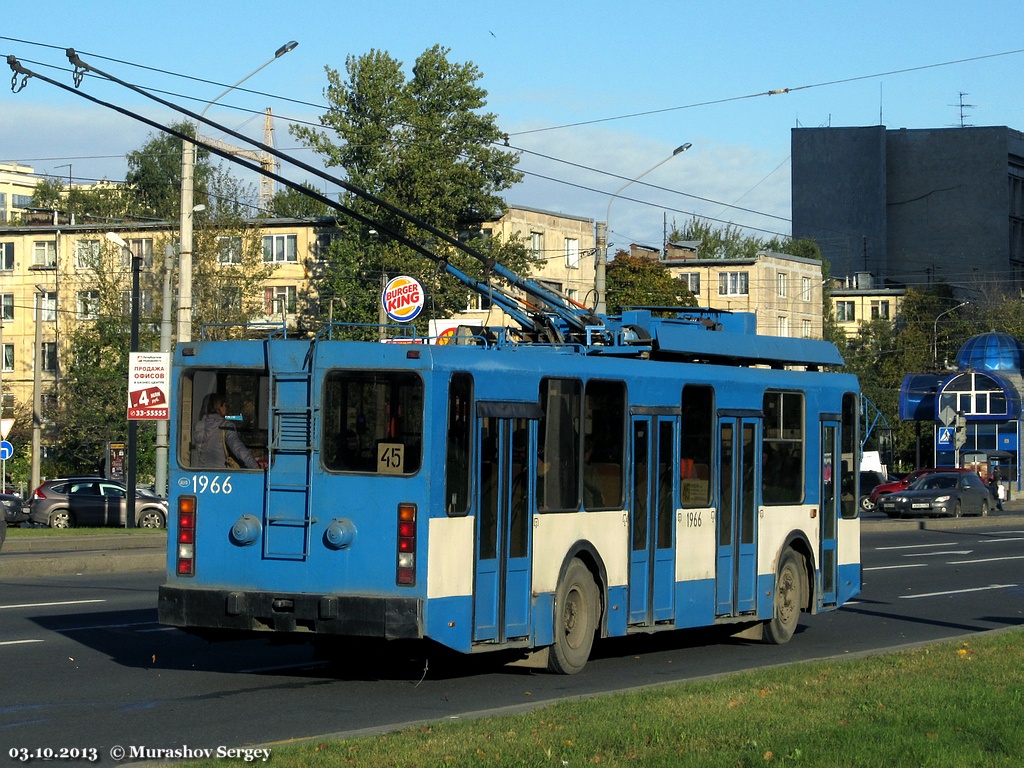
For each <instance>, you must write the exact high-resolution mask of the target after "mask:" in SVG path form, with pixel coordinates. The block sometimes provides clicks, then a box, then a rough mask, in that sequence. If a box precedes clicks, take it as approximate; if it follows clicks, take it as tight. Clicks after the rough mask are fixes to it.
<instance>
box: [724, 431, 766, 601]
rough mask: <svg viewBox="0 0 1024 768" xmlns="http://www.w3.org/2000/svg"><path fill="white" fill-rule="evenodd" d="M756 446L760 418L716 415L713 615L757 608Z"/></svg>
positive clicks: (757, 466) (757, 451)
mask: <svg viewBox="0 0 1024 768" xmlns="http://www.w3.org/2000/svg"><path fill="white" fill-rule="evenodd" d="M760 445H761V429H760V420H759V419H757V418H746V417H729V416H723V417H721V419H720V422H719V457H720V460H721V472H720V473H719V488H718V515H717V522H716V524H717V526H718V529H717V535H718V557H717V563H716V575H715V602H716V605H717V607H716V610H715V613H716V614H717V615H718V616H736V615H739V614H743V613H751V612H753V611H754V610H755V609H756V608H757V602H756V588H757V542H756V530H757V504H758V501H759V498H760V493H759V492H758V488H759V486H760V475H761V466H760V461H759V458H760Z"/></svg>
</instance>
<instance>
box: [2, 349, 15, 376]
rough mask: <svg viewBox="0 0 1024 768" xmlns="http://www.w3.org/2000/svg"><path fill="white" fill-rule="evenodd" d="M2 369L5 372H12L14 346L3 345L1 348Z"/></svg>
mask: <svg viewBox="0 0 1024 768" xmlns="http://www.w3.org/2000/svg"><path fill="white" fill-rule="evenodd" d="M3 369H4V370H5V371H13V370H14V345H13V344H4V348H3Z"/></svg>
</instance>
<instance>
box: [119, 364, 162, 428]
mask: <svg viewBox="0 0 1024 768" xmlns="http://www.w3.org/2000/svg"><path fill="white" fill-rule="evenodd" d="M170 381H171V356H170V354H169V353H167V352H130V353H129V355H128V419H129V420H130V421H131V420H136V421H159V420H166V419H169V418H170V417H171V414H170V407H169V403H168V401H169V395H170Z"/></svg>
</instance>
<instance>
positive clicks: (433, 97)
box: [292, 46, 531, 322]
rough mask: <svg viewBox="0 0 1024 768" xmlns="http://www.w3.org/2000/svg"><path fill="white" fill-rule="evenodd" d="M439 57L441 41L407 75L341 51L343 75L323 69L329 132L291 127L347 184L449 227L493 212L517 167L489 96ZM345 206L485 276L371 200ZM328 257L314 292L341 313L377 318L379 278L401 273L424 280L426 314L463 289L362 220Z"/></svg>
mask: <svg viewBox="0 0 1024 768" xmlns="http://www.w3.org/2000/svg"><path fill="white" fill-rule="evenodd" d="M448 53H449V51H448V49H445V48H442V47H440V46H434V47H433V48H430V49H429V50H427V51H425V52H424V53H423V54H421V55H420V56H419V57H418V58H417V60H416V62H415V64H414V66H413V68H412V77H411V78H407V77H406V75H405V73H404V72H403V69H402V63H401V62H399V61H396V60H395V59H393V58H391V57H390V56H389V55H388V54H387V53H385V52H382V51H376V50H372V51H370V52H369V53H367V54H365V55H362V56H349V57H348V58H347V60H346V72H345V74H344V75H343V74H342V73H339V72H338V71H336V70H334V69H331V68H329V67H328V68H327V70H326V72H327V80H328V86H327V91H326V95H327V98H328V101H329V104H330V107H329V109H328V111H327V113H326V114H324V115H323V116H322V117H321V123H322V124H323V125H324V126H325V128H327V129H329V130H330V131H331V132H333V137H332V136H330V135H328V133H327V132H326V131H320V130H316V129H312V128H307V127H304V126H297V127H293V128H292V132H293V134H294V135H295V136H297V137H298V138H299V139H301V140H302V141H303V142H304V143H305V144H306V145H307V146H309V147H311V148H312V149H314V150H315V151H316V152H317V153H319V154H320V155H322V156H323V158H324V162H325V164H326V165H327V166H330V167H340V168H342V169H344V171H345V175H346V176H347V178H348V180H349V181H350V182H351V183H352V184H354V185H356V186H358V187H360V188H362V189H365V190H367V191H368V192H371V193H372V194H374V195H376V196H377V197H380V198H382V199H384V200H386V201H387V202H388V203H390V204H392V205H394V206H397V207H398V208H401V209H403V210H405V211H408V212H409V213H411V214H413V215H415V216H418V217H419V218H420V219H422V220H423V221H425V222H428V223H429V224H431V225H432V226H434V227H435V228H437V229H439V230H441V231H443V232H450V233H453V234H456V233H459V232H462V231H465V230H467V229H473V228H475V227H478V226H479V224H480V222H482V221H487V220H490V219H492V218H494V217H496V216H499V215H501V214H502V213H503V212H504V211H505V210H506V206H505V203H504V201H503V200H502V199H501V198H500V197H499V196H498V193H499V192H501V191H502V190H504V189H507V188H509V187H510V186H512V185H513V184H515V183H516V182H518V181H519V180H520V179H521V178H522V174H520V173H519V172H517V171H516V170H515V165H516V163H517V162H518V155H517V154H516V153H512V152H507V151H504V150H502V149H500V148H498V147H497V146H496V144H497V143H498V142H500V141H501V140H502V139H503V134H502V133H501V131H500V130H499V128H498V126H497V123H496V117H495V115H493V114H491V113H487V112H484V111H483V109H484V107H485V105H486V96H487V93H486V91H485V90H483V89H482V88H481V87H480V86H479V85H478V84H477V81H478V80H479V79H480V77H481V75H480V73H479V71H478V70H477V68H476V66H475V65H473V64H472V63H466V64H457V63H453V62H450V61H449V60H448V58H447V56H448ZM343 202H344V203H345V204H346V205H347V206H349V207H351V208H353V209H355V210H357V211H360V212H361V213H363V214H364V215H366V216H368V217H369V218H372V219H374V220H377V221H381V222H382V223H383V224H384V225H385V226H386V227H388V228H389V229H390V230H391V231H395V232H400V233H402V234H403V235H405V236H407V237H409V238H410V239H412V240H415V241H416V242H419V243H422V244H423V245H424V246H425V247H427V248H429V249H430V250H431V251H433V253H435V254H436V255H437V256H438V258H440V259H446V260H450V261H451V263H452V264H453V265H455V266H457V267H458V268H460V269H462V270H463V271H466V272H468V273H469V274H471V275H473V276H481V275H482V274H483V267H482V265H481V264H480V263H478V262H476V261H474V260H472V259H471V258H467V257H465V256H464V255H462V254H461V253H460V252H458V251H457V250H456V249H454V248H452V247H451V246H449V245H447V244H446V243H443V242H439V241H437V240H436V238H433V237H431V236H430V235H429V234H427V233H425V232H424V231H423V230H422V229H420V228H418V227H416V226H414V225H412V224H410V223H408V222H406V221H405V220H403V219H401V218H399V217H396V216H394V215H392V214H390V213H387V212H386V211H384V210H382V209H380V208H379V207H378V206H376V205H373V204H371V203H368V202H367V201H365V200H363V199H361V198H358V197H355V196H353V195H351V194H346V195H345V196H344V199H343ZM472 244H474V245H478V246H480V247H481V248H483V249H484V250H485V251H486V252H487V253H488V254H489V255H493V256H494V258H496V259H498V260H499V261H501V263H503V264H505V265H506V266H508V267H509V268H510V269H512V270H513V271H515V272H517V273H520V274H523V273H526V272H528V270H529V267H530V266H531V263H530V260H529V257H528V254H527V251H526V249H525V248H524V247H523V245H522V244H521V243H518V242H485V241H483V240H482V239H477V240H474V241H473V243H472ZM329 258H330V265H329V268H328V270H327V272H326V274H325V276H324V279H323V282H322V285H321V291H320V292H321V295H323V296H328V297H330V296H335V297H340V298H342V299H344V300H345V302H346V303H347V305H348V309H347V310H346V318H345V319H346V320H350V321H355V322H376V321H377V309H376V307H377V301H378V297H379V292H380V286H381V281H382V279H383V278H384V277H385V276H387V277H393V276H395V275H398V274H403V273H404V274H409V275H412V276H414V277H417V278H419V279H420V280H421V281H422V282H423V283H424V285H425V287H426V289H427V292H428V296H429V298H428V312H427V313H425V314H426V315H431V314H432V315H433V316H441V317H443V316H448V315H450V314H452V313H453V312H456V311H460V310H462V309H464V308H465V306H466V294H467V290H466V288H465V287H463V286H461V285H459V284H458V283H457V281H455V280H453V279H452V278H451V277H449V276H448V275H447V274H443V273H441V272H440V271H439V270H438V269H437V268H436V267H435V266H434V264H432V263H431V262H430V261H429V260H427V259H425V258H423V257H422V256H419V255H416V254H415V253H414V252H411V251H410V250H409V249H408V248H406V247H404V246H401V245H399V244H398V243H397V242H395V241H392V240H388V239H387V238H384V237H383V236H382V234H381V233H378V232H374V231H371V228H369V227H366V226H363V225H359V224H355V223H353V224H352V225H351V226H345V227H344V229H343V231H342V236H341V237H340V238H339V239H338V240H337V241H336V242H335V243H334V244H333V246H332V248H331V250H330V257H329ZM425 319H426V318H424V320H425Z"/></svg>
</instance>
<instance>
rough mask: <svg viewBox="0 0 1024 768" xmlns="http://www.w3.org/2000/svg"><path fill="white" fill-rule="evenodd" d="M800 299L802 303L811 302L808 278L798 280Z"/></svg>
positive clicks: (809, 280)
mask: <svg viewBox="0 0 1024 768" xmlns="http://www.w3.org/2000/svg"><path fill="white" fill-rule="evenodd" d="M800 298H801V299H803V300H804V301H810V300H811V278H809V277H801V278H800Z"/></svg>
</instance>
